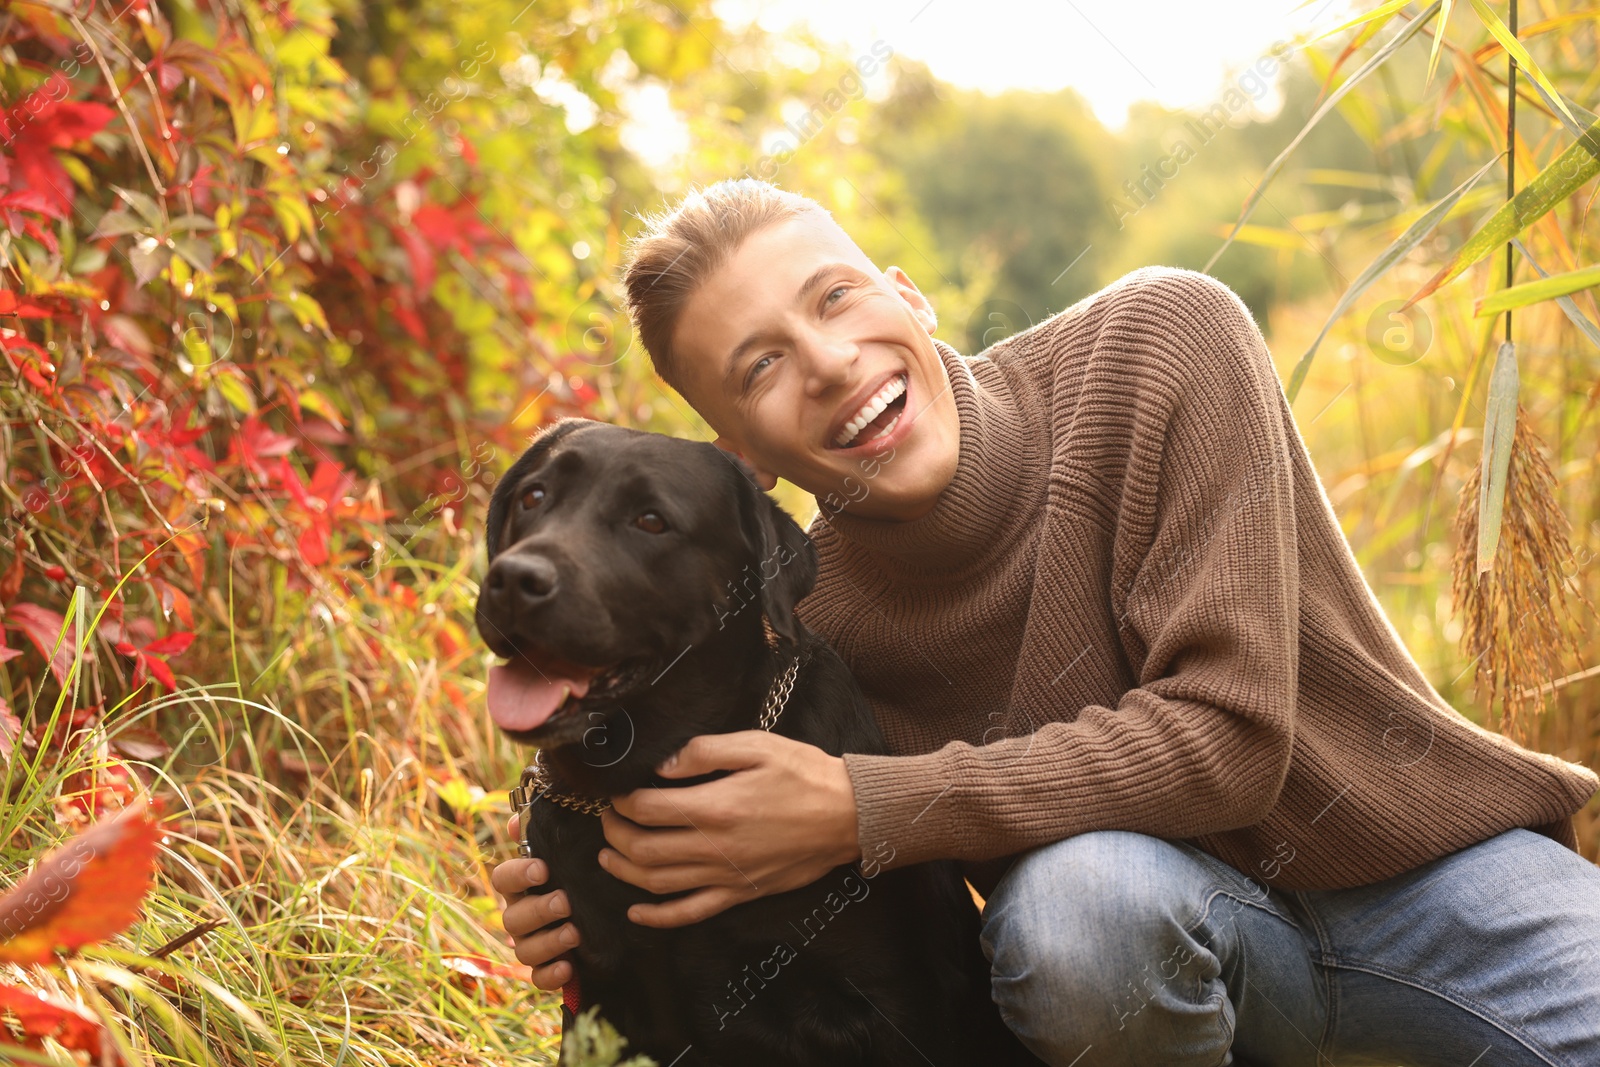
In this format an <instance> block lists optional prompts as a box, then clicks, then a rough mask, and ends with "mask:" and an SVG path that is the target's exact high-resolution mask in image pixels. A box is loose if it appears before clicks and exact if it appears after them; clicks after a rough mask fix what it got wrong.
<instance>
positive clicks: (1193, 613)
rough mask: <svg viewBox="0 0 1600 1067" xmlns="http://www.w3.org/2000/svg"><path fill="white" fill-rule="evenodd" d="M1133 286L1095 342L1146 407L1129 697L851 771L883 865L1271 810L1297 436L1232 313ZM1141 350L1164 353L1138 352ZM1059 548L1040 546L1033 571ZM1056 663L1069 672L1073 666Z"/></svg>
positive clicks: (1136, 452)
mask: <svg viewBox="0 0 1600 1067" xmlns="http://www.w3.org/2000/svg"><path fill="white" fill-rule="evenodd" d="M1137 288H1138V291H1137V292H1136V293H1131V294H1124V295H1123V296H1121V297H1119V300H1118V303H1117V305H1116V306H1115V307H1114V308H1113V309H1112V310H1111V311H1109V312H1108V313H1107V315H1106V317H1105V320H1104V322H1103V324H1102V327H1101V345H1102V347H1103V348H1104V349H1105V351H1106V352H1107V356H1106V358H1108V359H1120V360H1125V361H1126V365H1127V372H1128V374H1129V376H1130V379H1131V381H1132V382H1133V383H1134V384H1133V385H1131V386H1130V391H1131V392H1135V393H1136V394H1137V395H1129V396H1128V397H1127V398H1126V403H1127V404H1128V405H1129V408H1130V410H1134V409H1135V408H1136V409H1137V414H1136V415H1134V416H1131V417H1130V418H1131V420H1132V425H1133V426H1135V427H1137V428H1138V430H1139V432H1138V433H1137V434H1135V435H1133V438H1134V439H1133V443H1132V446H1131V449H1130V455H1129V460H1128V470H1127V477H1126V479H1125V481H1124V484H1123V486H1122V487H1121V494H1122V495H1121V497H1120V500H1119V506H1118V516H1117V529H1116V534H1115V544H1114V546H1113V551H1114V554H1115V555H1114V558H1115V559H1117V560H1119V561H1124V563H1123V565H1122V566H1121V567H1119V569H1118V573H1119V574H1131V579H1130V580H1126V581H1125V582H1123V583H1119V584H1125V585H1126V588H1125V589H1112V590H1111V602H1112V606H1113V609H1114V611H1115V612H1116V616H1117V621H1118V625H1119V629H1120V637H1121V641H1122V650H1123V652H1124V654H1125V655H1126V656H1127V659H1128V662H1129V663H1130V664H1131V665H1132V667H1133V669H1134V670H1135V671H1136V672H1137V678H1138V684H1137V686H1135V687H1134V688H1132V689H1130V690H1128V691H1127V692H1126V693H1125V694H1123V696H1122V697H1121V699H1120V700H1118V702H1117V703H1116V705H1115V706H1114V707H1110V706H1100V705H1091V706H1088V707H1084V708H1082V709H1081V710H1080V711H1078V714H1077V716H1076V719H1075V720H1074V721H1072V722H1061V721H1050V722H1046V723H1045V724H1044V725H1043V726H1041V727H1040V728H1039V729H1038V730H1037V731H1035V732H1033V733H1032V734H1031V735H1029V736H1018V737H1009V738H1005V739H1000V740H996V741H994V742H993V743H989V744H983V745H977V746H974V745H970V744H967V743H964V742H952V743H950V744H948V745H946V746H945V747H943V748H941V749H939V750H938V751H936V752H932V753H927V754H925V755H918V756H868V755H856V754H847V755H846V756H845V757H844V760H845V765H846V767H847V768H848V770H849V772H850V777H851V782H852V786H853V789H854V793H855V797H856V801H857V810H858V835H859V841H860V847H861V850H862V852H863V853H864V854H866V855H874V854H877V855H880V856H891V857H892V859H886V865H888V866H900V865H903V864H907V863H914V862H918V861H922V860H927V859H934V858H955V859H967V860H982V859H989V858H993V857H997V856H1003V855H1008V854H1010V853H1013V852H1018V851H1021V850H1024V849H1027V848H1031V847H1034V846H1036V845H1040V844H1045V843H1048V842H1051V841H1056V840H1060V839H1061V838H1064V837H1068V836H1071V835H1073V834H1076V833H1080V832H1083V831H1087V830H1096V829H1123V830H1133V831H1138V832H1143V833H1149V834H1153V835H1156V836H1161V837H1169V838H1182V837H1193V836H1199V835H1202V834H1207V833H1214V832H1218V831H1222V830H1227V829H1231V828H1235V827H1239V826H1247V825H1250V824H1252V823H1254V822H1257V821H1259V820H1260V819H1261V818H1262V817H1263V816H1264V815H1265V814H1266V813H1267V812H1268V811H1269V810H1270V809H1271V808H1272V807H1273V805H1274V804H1275V802H1276V800H1277V797H1278V792H1279V790H1280V788H1281V786H1282V783H1283V780H1284V776H1285V774H1286V772H1287V769H1288V763H1289V754H1290V749H1291V746H1292V740H1293V731H1294V706H1295V693H1296V680H1297V671H1298V659H1297V656H1298V642H1297V629H1298V621H1299V620H1298V600H1299V596H1298V580H1299V575H1298V558H1297V548H1296V539H1295V513H1294V498H1293V481H1292V479H1293V467H1292V464H1291V453H1290V438H1289V434H1290V433H1291V432H1292V427H1289V426H1286V425H1285V420H1286V419H1287V418H1288V415H1287V410H1286V406H1285V405H1283V403H1282V393H1281V387H1280V386H1279V384H1278V381H1277V376H1276V373H1275V371H1274V369H1273V365H1272V361H1271V358H1270V356H1269V355H1268V353H1267V350H1266V346H1265V343H1264V342H1263V341H1262V339H1261V335H1260V333H1259V331H1258V330H1257V329H1256V327H1255V324H1254V322H1253V321H1252V320H1251V319H1250V317H1249V314H1248V312H1247V311H1246V310H1245V309H1244V308H1243V306H1242V305H1241V304H1240V303H1239V301H1238V298H1237V297H1235V296H1234V295H1233V294H1232V293H1231V292H1230V291H1228V290H1227V289H1226V288H1225V287H1223V286H1222V285H1221V284H1220V283H1217V282H1215V281H1213V280H1211V279H1207V278H1203V277H1202V276H1199V275H1194V274H1189V273H1184V274H1176V273H1168V274H1161V275H1156V276H1154V277H1152V278H1149V279H1147V280H1144V281H1141V282H1139V283H1138V287H1137ZM1135 337H1137V338H1149V337H1155V338H1157V340H1156V341H1153V342H1146V347H1145V350H1144V351H1135V350H1134V349H1133V348H1132V347H1131V345H1129V343H1128V342H1127V341H1125V340H1124V338H1135ZM1119 366H1120V364H1119ZM1058 536H1061V531H1060V530H1059V528H1056V527H1053V526H1047V528H1046V529H1045V530H1044V531H1042V543H1041V545H1040V548H1039V553H1040V558H1041V559H1044V558H1047V556H1048V554H1050V553H1052V552H1053V548H1052V545H1051V540H1052V539H1053V538H1054V537H1058ZM1058 558H1059V557H1058ZM1050 593H1051V591H1050V590H1049V589H1047V588H1045V587H1043V586H1040V587H1037V588H1036V589H1035V592H1034V596H1035V597H1036V598H1037V597H1040V596H1048V595H1050ZM1057 651H1058V652H1059V653H1060V655H1061V660H1060V662H1061V665H1063V666H1064V665H1066V664H1068V663H1070V662H1071V661H1072V660H1073V658H1074V656H1076V655H1078V654H1079V653H1081V652H1082V651H1083V649H1081V648H1065V647H1063V648H1061V649H1059V650H1057ZM1102 651H1110V650H1102ZM1045 692H1046V695H1045V697H1042V698H1041V699H1048V697H1049V690H1046V691H1045ZM1051 710H1052V709H1045V708H1040V709H1038V712H1040V713H1044V716H1043V717H1045V718H1057V717H1059V710H1060V709H1054V710H1055V711H1056V712H1057V714H1050V711H1051ZM1039 717H1040V715H1039V714H1038V713H1036V714H1035V715H1034V719H1035V721H1037V720H1038V719H1039Z"/></svg>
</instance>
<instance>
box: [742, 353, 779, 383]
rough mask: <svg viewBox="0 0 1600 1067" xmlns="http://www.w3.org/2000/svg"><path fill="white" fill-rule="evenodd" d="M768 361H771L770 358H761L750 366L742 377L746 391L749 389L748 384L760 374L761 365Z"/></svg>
mask: <svg viewBox="0 0 1600 1067" xmlns="http://www.w3.org/2000/svg"><path fill="white" fill-rule="evenodd" d="M770 359H772V357H771V356H762V357H761V358H760V359H758V360H756V361H755V362H754V363H752V364H750V372H749V373H748V374H746V375H745V376H744V384H745V388H747V389H748V388H749V387H750V383H751V382H753V381H755V378H756V375H757V374H759V373H760V372H761V367H762V364H764V363H766V362H767V361H769V360H770Z"/></svg>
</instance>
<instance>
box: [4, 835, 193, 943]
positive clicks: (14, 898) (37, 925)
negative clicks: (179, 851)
mask: <svg viewBox="0 0 1600 1067" xmlns="http://www.w3.org/2000/svg"><path fill="white" fill-rule="evenodd" d="M159 815H160V808H159V806H158V805H152V806H150V807H148V808H147V807H146V806H144V805H142V804H139V805H133V806H130V807H128V808H126V809H124V810H123V811H122V812H121V813H120V814H118V815H117V816H116V817H115V818H112V819H107V820H105V821H104V822H100V823H96V824H95V825H94V826H91V827H90V828H89V829H87V830H85V831H84V832H83V833H81V834H79V835H78V836H76V837H74V838H73V839H72V840H70V841H68V842H67V843H66V844H65V845H63V846H61V847H60V848H57V849H55V850H54V851H52V852H50V853H49V854H48V855H47V856H45V857H44V859H42V860H40V861H39V865H38V866H37V867H35V868H34V870H33V873H31V874H29V875H28V876H27V877H26V878H24V879H23V880H22V881H21V882H19V883H17V887H16V888H15V889H13V890H12V891H11V892H9V893H7V894H6V895H5V896H4V897H0V930H8V931H9V930H15V931H17V932H16V933H15V934H13V935H12V936H11V937H10V938H9V939H8V940H6V941H4V942H0V960H3V961H6V962H8V963H21V964H28V963H48V962H52V961H58V960H59V957H58V956H57V950H58V949H60V948H67V949H75V948H78V947H79V946H81V945H87V944H91V943H93V942H96V941H104V940H106V939H107V938H109V937H112V936H113V935H115V934H119V933H121V932H122V931H123V930H126V929H127V928H128V927H129V926H130V925H132V924H133V922H134V920H136V919H137V918H138V917H139V909H140V908H141V907H142V906H143V903H144V898H145V894H147V893H148V892H149V891H150V883H151V880H152V878H153V876H154V873H155V863H156V851H157V848H158V847H159V846H160V844H161V839H162V832H161V824H160V822H159V821H158V818H159Z"/></svg>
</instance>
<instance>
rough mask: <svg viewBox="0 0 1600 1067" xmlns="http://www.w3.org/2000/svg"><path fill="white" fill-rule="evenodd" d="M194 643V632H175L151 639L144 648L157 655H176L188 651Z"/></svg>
mask: <svg viewBox="0 0 1600 1067" xmlns="http://www.w3.org/2000/svg"><path fill="white" fill-rule="evenodd" d="M192 644H194V634H191V633H175V634H168V635H167V636H165V637H162V638H158V639H156V640H154V641H151V642H150V643H149V644H148V645H145V646H144V650H145V651H146V652H149V653H151V654H153V655H157V656H176V655H178V654H179V653H181V652H186V651H188V649H189V646H190V645H192Z"/></svg>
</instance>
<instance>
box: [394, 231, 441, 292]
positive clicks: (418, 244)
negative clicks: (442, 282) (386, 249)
mask: <svg viewBox="0 0 1600 1067" xmlns="http://www.w3.org/2000/svg"><path fill="white" fill-rule="evenodd" d="M395 236H396V237H398V238H400V244H401V245H403V246H404V247H405V250H406V257H407V258H408V259H410V260H411V285H412V287H413V288H414V289H416V291H417V297H418V298H419V299H426V298H427V295H428V294H429V293H430V292H432V291H433V279H434V264H433V249H431V248H429V247H428V242H427V241H426V240H424V239H423V236H422V234H420V233H418V232H417V231H416V230H414V229H403V228H400V227H396V228H395Z"/></svg>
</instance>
